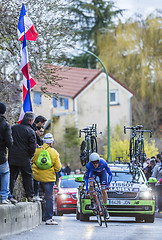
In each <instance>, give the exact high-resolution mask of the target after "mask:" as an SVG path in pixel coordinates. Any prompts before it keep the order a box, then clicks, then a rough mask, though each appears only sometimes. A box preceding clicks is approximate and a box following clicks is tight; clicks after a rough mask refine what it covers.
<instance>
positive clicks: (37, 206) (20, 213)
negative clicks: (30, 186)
mask: <svg viewBox="0 0 162 240" xmlns="http://www.w3.org/2000/svg"><path fill="white" fill-rule="evenodd" d="M41 222H42V208H41V203H40V202H35V203H31V202H20V203H17V204H15V205H13V204H11V205H0V237H6V236H9V235H12V234H18V233H21V232H23V231H26V230H30V229H32V228H35V227H36V226H38V225H39V224H41Z"/></svg>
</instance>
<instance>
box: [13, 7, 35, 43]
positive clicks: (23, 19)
mask: <svg viewBox="0 0 162 240" xmlns="http://www.w3.org/2000/svg"><path fill="white" fill-rule="evenodd" d="M24 33H25V34H26V40H31V41H36V39H37V37H38V33H37V31H36V29H35V27H34V24H33V23H32V21H31V19H30V18H29V17H28V14H27V12H26V10H25V6H24V4H22V8H21V13H20V17H19V23H18V28H17V34H18V38H19V40H20V41H23V39H24Z"/></svg>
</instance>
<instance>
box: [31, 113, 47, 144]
mask: <svg viewBox="0 0 162 240" xmlns="http://www.w3.org/2000/svg"><path fill="white" fill-rule="evenodd" d="M46 121H47V119H46V118H45V117H43V116H41V115H39V116H37V117H36V118H35V121H34V123H33V125H32V127H33V128H34V131H35V132H36V137H37V144H38V145H39V146H42V145H43V140H42V139H41V136H42V135H43V132H44V130H43V128H44V125H45V122H46Z"/></svg>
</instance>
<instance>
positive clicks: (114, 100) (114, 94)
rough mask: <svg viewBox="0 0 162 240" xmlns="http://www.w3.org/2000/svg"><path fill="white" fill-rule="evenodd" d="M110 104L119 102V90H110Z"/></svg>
mask: <svg viewBox="0 0 162 240" xmlns="http://www.w3.org/2000/svg"><path fill="white" fill-rule="evenodd" d="M110 104H111V105H115V104H119V101H118V90H113V91H110Z"/></svg>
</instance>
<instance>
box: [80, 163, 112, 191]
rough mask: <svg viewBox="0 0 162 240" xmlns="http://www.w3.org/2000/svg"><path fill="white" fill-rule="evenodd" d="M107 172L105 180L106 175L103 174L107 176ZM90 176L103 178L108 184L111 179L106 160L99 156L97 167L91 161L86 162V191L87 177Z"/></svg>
mask: <svg viewBox="0 0 162 240" xmlns="http://www.w3.org/2000/svg"><path fill="white" fill-rule="evenodd" d="M105 173H106V174H105ZM107 174H109V175H108V180H106V177H105V175H106V176H107ZM92 176H99V178H100V181H101V179H104V181H105V182H106V184H107V185H109V184H110V182H111V180H112V172H111V170H110V168H109V167H108V165H107V162H106V161H105V160H104V159H103V158H100V160H99V166H98V167H97V168H95V167H94V166H93V164H92V163H91V162H88V163H87V165H86V172H85V183H86V191H88V179H89V177H92ZM101 184H102V183H101Z"/></svg>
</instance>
